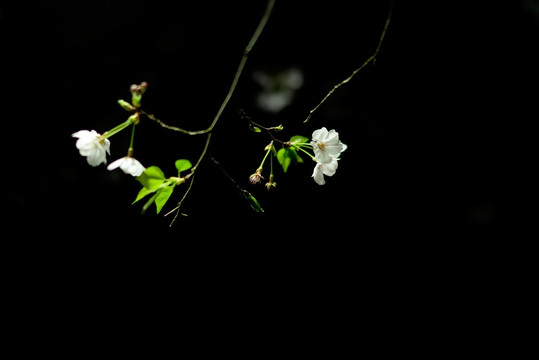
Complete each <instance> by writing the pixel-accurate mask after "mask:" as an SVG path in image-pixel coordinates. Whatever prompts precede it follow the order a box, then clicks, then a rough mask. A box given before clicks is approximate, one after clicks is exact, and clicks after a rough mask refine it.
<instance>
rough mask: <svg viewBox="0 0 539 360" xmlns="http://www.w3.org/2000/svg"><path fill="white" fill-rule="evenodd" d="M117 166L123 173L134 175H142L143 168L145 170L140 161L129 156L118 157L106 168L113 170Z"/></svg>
mask: <svg viewBox="0 0 539 360" xmlns="http://www.w3.org/2000/svg"><path fill="white" fill-rule="evenodd" d="M117 168H120V169H122V170H123V172H124V173H126V174H128V175H131V176H134V177H137V176H140V175H142V173H143V172H144V170H146V168H145V167H144V166H142V164H141V163H140V161H138V160H137V159H135V158H133V157H131V156H126V157H123V158H120V159H118V160H116V161H114V162H112V163H111V164H110V165H109V166H107V169H108V170H114V169H117Z"/></svg>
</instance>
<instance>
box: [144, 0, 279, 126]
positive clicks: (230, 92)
mask: <svg viewBox="0 0 539 360" xmlns="http://www.w3.org/2000/svg"><path fill="white" fill-rule="evenodd" d="M274 5H275V0H268V4H267V6H266V10H265V12H264V15H263V16H262V19H260V23H259V24H258V26H257V28H256V30H255V32H254V33H253V36H252V37H251V39H250V40H249V43H248V44H247V46H246V47H245V50H243V56H242V58H241V61H240V64H239V65H238V69H237V70H236V73H235V74H234V79H233V80H232V84H231V85H230V89H229V90H228V93H227V94H226V96H225V99H224V100H223V103H222V104H221V107H220V108H219V111H217V114H216V115H215V117H214V118H213V121H212V123H211V124H210V126H209V127H208V128H206V129H203V130H196V131H190V130H185V129H182V128H179V127H176V126H170V125H167V124H165V123H164V122H163V121H161V120H159V119H158V118H156V117H155V116H154V115H152V114H148V113H146V112H143V111H141V113H142V114H143V115H146V116H147V117H148V118H149V119H150V120H153V121H155V122H156V123H158V124H159V125H161V126H162V127H164V128H165V129H168V130H173V131H178V132H181V133H184V134H189V135H201V134H206V133H209V132H210V131H212V130H213V128H214V127H215V125H216V124H217V121H219V118H220V117H221V114H222V113H223V111H224V110H225V108H226V106H227V105H228V102H229V101H230V99H231V98H232V95H233V94H234V90H235V89H236V86H237V85H238V82H239V80H240V76H241V74H242V72H243V68H244V67H245V63H246V62H247V58H248V57H249V53H250V52H251V50H252V49H253V47H254V46H255V44H256V41H257V40H258V38H259V36H260V34H261V33H262V30H264V27H265V26H266V23H267V22H268V19H269V17H270V14H271V11H272V9H273V6H274Z"/></svg>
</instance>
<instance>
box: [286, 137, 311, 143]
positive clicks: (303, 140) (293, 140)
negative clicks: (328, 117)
mask: <svg viewBox="0 0 539 360" xmlns="http://www.w3.org/2000/svg"><path fill="white" fill-rule="evenodd" d="M308 141H309V138H306V137H305V136H301V135H296V136H292V137H291V138H290V145H298V144H305V143H307V142H308Z"/></svg>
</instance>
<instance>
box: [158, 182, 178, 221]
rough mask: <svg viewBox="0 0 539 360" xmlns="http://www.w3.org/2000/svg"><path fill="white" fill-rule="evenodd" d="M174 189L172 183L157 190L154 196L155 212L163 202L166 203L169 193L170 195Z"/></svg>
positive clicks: (159, 209)
mask: <svg viewBox="0 0 539 360" xmlns="http://www.w3.org/2000/svg"><path fill="white" fill-rule="evenodd" d="M173 190H174V185H170V186H166V187H163V188H161V189H159V190H158V191H157V194H156V198H155V207H156V210H157V213H158V214H159V212H161V209H162V208H163V206H165V204H166V203H167V201H168V199H169V198H170V195H172V191H173Z"/></svg>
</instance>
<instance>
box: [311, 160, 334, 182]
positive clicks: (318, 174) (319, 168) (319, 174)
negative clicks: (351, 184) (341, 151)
mask: <svg viewBox="0 0 539 360" xmlns="http://www.w3.org/2000/svg"><path fill="white" fill-rule="evenodd" d="M337 167H338V163H337V159H336V158H333V160H332V161H331V162H330V163H327V164H324V163H321V162H318V163H316V166H315V167H314V171H313V175H312V177H313V178H314V181H316V183H317V184H318V185H324V184H325V183H326V180H325V179H324V175H326V176H333V175H335V172H336V171H337Z"/></svg>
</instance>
